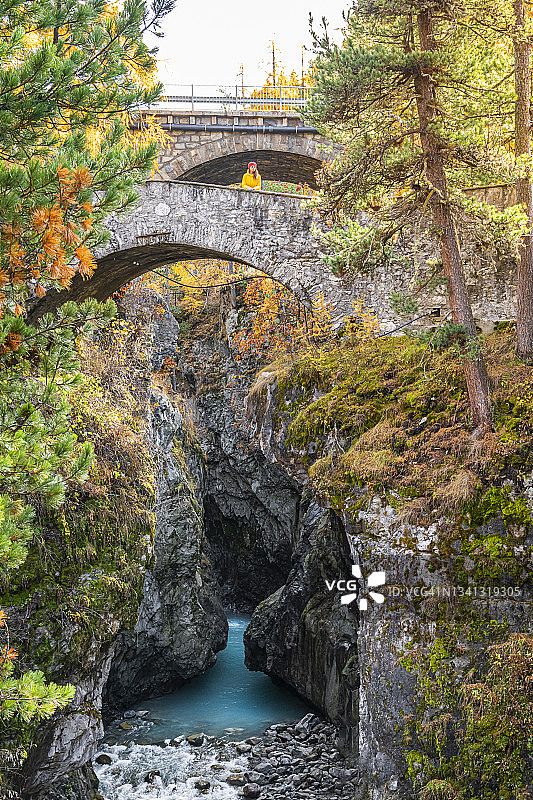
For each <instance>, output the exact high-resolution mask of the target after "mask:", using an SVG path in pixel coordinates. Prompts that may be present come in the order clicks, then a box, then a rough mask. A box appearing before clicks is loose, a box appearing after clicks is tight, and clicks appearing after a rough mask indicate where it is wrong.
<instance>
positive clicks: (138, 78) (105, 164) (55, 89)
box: [0, 0, 172, 793]
mask: <svg viewBox="0 0 533 800" xmlns="http://www.w3.org/2000/svg"><path fill="white" fill-rule="evenodd" d="M171 8H172V0H153V4H152V6H151V8H149V9H148V8H147V7H146V6H145V4H144V2H143V0H126V2H125V3H124V4H122V5H117V6H116V7H115V6H109V5H108V4H107V3H106V2H105V0H87V1H85V0H59V1H58V2H55V0H54V2H51V1H50V0H12V2H10V3H9V4H7V5H5V6H4V7H3V9H2V28H1V31H0V574H1V575H2V578H3V580H4V584H5V583H6V580H7V582H8V581H9V572H10V571H11V570H13V569H17V568H19V567H20V566H21V565H22V564H23V563H24V559H25V557H26V553H27V544H28V541H29V540H30V539H31V537H32V536H33V535H34V534H35V533H36V530H37V528H36V521H35V517H34V513H33V507H34V505H35V503H36V502H38V503H43V504H44V505H46V506H48V507H52V508H53V507H57V506H58V505H60V504H61V503H62V502H63V500H64V498H65V490H66V486H67V485H68V484H69V482H72V481H74V482H76V481H78V482H79V481H82V480H83V479H84V477H85V476H86V475H87V472H88V469H89V468H90V465H91V462H92V449H91V447H90V446H89V445H88V444H83V443H78V442H77V439H76V436H75V435H74V433H73V431H72V429H71V426H70V407H69V393H70V391H71V390H72V387H73V386H75V385H76V382H77V373H78V371H79V364H78V360H77V357H76V353H77V351H76V339H77V337H79V336H82V335H87V334H88V333H90V332H91V331H92V330H94V328H95V327H98V326H100V325H103V324H105V323H106V322H107V321H109V319H110V317H111V316H112V315H113V313H114V305H113V304H112V303H109V304H107V305H105V306H99V304H97V303H96V302H95V301H87V302H86V303H84V304H83V305H82V306H80V307H77V306H76V305H75V304H73V303H67V304H65V305H64V306H63V307H62V308H61V309H60V310H59V312H58V313H57V315H56V316H55V317H52V316H50V315H47V316H46V317H44V318H43V319H42V320H41V321H40V323H39V325H38V326H37V327H32V326H29V325H27V324H26V322H25V321H24V312H25V307H26V304H27V303H28V302H31V301H32V299H34V298H36V297H41V296H43V295H44V294H45V292H46V291H54V289H55V288H62V287H65V286H68V284H69V282H70V280H71V278H72V276H73V275H74V273H75V272H76V271H79V272H80V273H81V274H82V275H84V276H87V275H90V274H91V272H92V270H93V269H94V267H95V261H94V258H93V256H92V248H93V247H94V246H95V245H96V244H98V243H99V242H101V241H103V240H104V239H105V237H106V235H107V234H106V231H105V228H104V227H103V224H102V223H103V220H104V218H105V217H106V216H107V215H108V214H109V213H110V212H111V211H121V210H124V209H126V208H129V207H130V206H131V204H132V203H133V202H135V197H136V195H135V191H134V187H135V185H136V184H137V183H140V182H142V181H143V180H145V179H146V177H147V176H148V175H149V174H150V170H151V169H152V167H153V165H154V162H155V157H156V153H157V137H156V136H153V135H151V134H152V132H153V131H151V129H148V132H147V133H146V132H145V133H144V135H141V136H134V135H132V134H131V133H130V131H129V129H128V121H129V117H130V115H131V114H134V113H136V112H137V109H138V107H139V105H143V104H146V103H149V102H152V101H154V100H155V99H157V98H158V97H159V95H160V92H161V88H162V87H161V85H160V84H159V83H158V82H157V81H156V80H155V67H156V61H155V51H154V50H150V49H149V48H148V47H147V46H146V44H145V43H144V42H143V34H144V33H145V31H147V30H149V29H151V30H152V31H153V32H156V33H158V31H159V23H160V21H161V19H162V18H163V16H164V15H165V14H166V13H168V12H169V11H170V10H171ZM7 623H8V621H7V619H6V618H5V615H4V614H3V613H2V612H0V628H1V631H0V633H2V632H3V633H6V632H7V631H8V626H7ZM15 659H16V653H15V652H14V651H13V649H12V648H11V647H10V646H9V642H7V641H6V643H5V644H4V645H2V646H1V647H0V722H2V723H3V724H4V725H6V724H7V725H8V726H10V730H11V731H13V730H15V729H17V726H19V725H24V724H27V723H29V722H32V721H33V722H38V721H39V720H41V719H43V718H46V717H49V716H50V715H51V714H53V713H54V711H55V710H56V709H57V708H60V707H62V706H64V705H65V704H66V703H68V701H69V699H70V698H71V697H72V693H73V688H72V687H58V686H55V684H47V683H46V682H45V680H44V676H43V674H42V673H41V672H39V671H34V672H32V673H25V674H22V675H16V661H15ZM14 760H15V761H16V760H17V759H16V754H15V756H14ZM4 791H7V789H6V788H5V781H3V779H2V776H1V775H0V793H2V792H4Z"/></svg>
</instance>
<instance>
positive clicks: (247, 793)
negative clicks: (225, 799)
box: [242, 783, 261, 797]
mask: <svg viewBox="0 0 533 800" xmlns="http://www.w3.org/2000/svg"><path fill="white" fill-rule="evenodd" d="M242 793H243V796H244V797H259V795H260V794H261V787H260V786H258V785H257V783H247V784H246V785H245V786H243V790H242Z"/></svg>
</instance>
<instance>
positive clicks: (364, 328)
mask: <svg viewBox="0 0 533 800" xmlns="http://www.w3.org/2000/svg"><path fill="white" fill-rule="evenodd" d="M352 308H353V314H352V316H351V317H348V319H347V320H346V325H345V328H344V333H345V335H346V336H347V337H348V338H350V339H355V340H356V341H358V342H368V341H369V340H370V339H375V337H376V336H377V335H378V333H379V330H380V322H379V319H378V317H377V316H376V314H375V313H374V311H373V310H372V309H371V308H370V307H369V306H367V305H366V303H365V301H364V300H362V299H361V298H358V299H357V300H353V301H352Z"/></svg>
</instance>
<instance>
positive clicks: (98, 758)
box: [94, 753, 113, 764]
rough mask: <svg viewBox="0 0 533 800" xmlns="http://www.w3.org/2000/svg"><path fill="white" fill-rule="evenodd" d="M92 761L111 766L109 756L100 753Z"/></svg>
mask: <svg viewBox="0 0 533 800" xmlns="http://www.w3.org/2000/svg"><path fill="white" fill-rule="evenodd" d="M94 760H95V761H96V763H97V764H112V763H113V759H112V758H111V756H108V755H106V754H105V753H102V754H101V755H99V756H96V758H95V759H94Z"/></svg>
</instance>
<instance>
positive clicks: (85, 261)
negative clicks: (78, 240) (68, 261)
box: [75, 245, 96, 278]
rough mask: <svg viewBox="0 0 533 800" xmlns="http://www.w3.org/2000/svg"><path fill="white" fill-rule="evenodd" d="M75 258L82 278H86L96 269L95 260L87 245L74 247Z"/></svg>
mask: <svg viewBox="0 0 533 800" xmlns="http://www.w3.org/2000/svg"><path fill="white" fill-rule="evenodd" d="M75 252H76V258H77V259H78V268H79V271H80V274H81V275H83V277H84V278H88V277H89V276H90V275H92V274H93V272H94V271H95V269H96V261H95V258H94V256H93V254H92V253H91V251H90V250H89V248H88V247H85V245H80V247H77V248H76V251H75Z"/></svg>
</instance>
